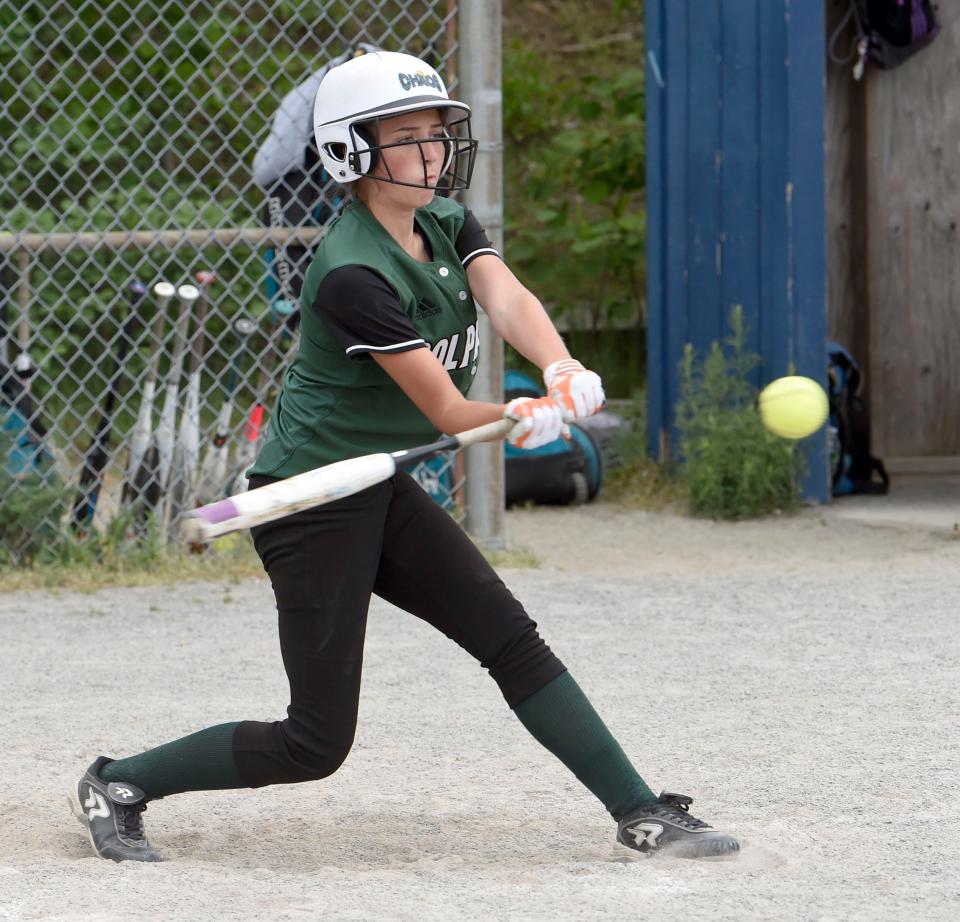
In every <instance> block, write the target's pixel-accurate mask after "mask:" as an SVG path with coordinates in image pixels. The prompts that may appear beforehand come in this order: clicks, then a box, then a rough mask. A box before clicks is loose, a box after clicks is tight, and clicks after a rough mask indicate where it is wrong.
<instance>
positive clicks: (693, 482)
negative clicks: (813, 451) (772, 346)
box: [677, 307, 803, 519]
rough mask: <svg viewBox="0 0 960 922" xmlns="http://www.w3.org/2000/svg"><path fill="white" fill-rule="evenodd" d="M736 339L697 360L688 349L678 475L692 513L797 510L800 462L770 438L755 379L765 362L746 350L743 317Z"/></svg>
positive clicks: (735, 325) (737, 321) (737, 311)
mask: <svg viewBox="0 0 960 922" xmlns="http://www.w3.org/2000/svg"><path fill="white" fill-rule="evenodd" d="M730 325H731V331H732V332H731V335H730V336H729V338H727V339H726V340H725V342H724V344H720V343H716V342H715V343H714V344H713V345H712V346H711V348H710V351H709V353H708V354H707V355H706V356H705V357H704V358H703V359H699V358H698V357H697V356H696V354H695V352H694V350H693V347H692V346H690V345H689V344H688V345H687V347H686V349H685V350H684V355H683V359H682V360H681V363H680V400H679V401H678V403H677V431H678V433H679V435H680V454H681V464H680V476H681V479H682V480H683V483H684V485H685V487H686V491H687V494H688V496H689V502H690V511H691V512H692V513H693V514H694V515H704V516H712V517H714V518H719V519H747V518H754V517H757V516H762V515H768V514H770V513H772V512H779V511H787V510H789V509H793V508H794V507H795V506H796V505H797V503H798V501H799V497H800V491H799V481H800V475H801V473H802V470H803V463H802V458H801V457H800V454H799V452H798V451H797V450H796V449H795V447H794V445H793V443H792V442H788V441H786V440H785V439H781V438H779V437H777V436H775V435H773V434H771V433H770V432H768V431H767V430H766V429H765V428H764V426H763V423H762V422H761V420H760V411H759V410H758V408H757V388H756V387H755V385H754V384H752V383H751V381H750V374H751V372H753V371H754V370H755V369H756V368H758V367H759V365H760V364H761V359H760V357H759V356H758V355H756V354H755V353H751V352H748V351H747V350H746V348H745V341H746V339H745V328H744V322H743V311H742V309H741V308H739V307H737V308H734V311H733V313H732V315H731V321H730Z"/></svg>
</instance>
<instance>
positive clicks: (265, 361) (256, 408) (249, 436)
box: [227, 315, 298, 494]
mask: <svg viewBox="0 0 960 922" xmlns="http://www.w3.org/2000/svg"><path fill="white" fill-rule="evenodd" d="M293 316H294V315H290V316H288V317H287V318H285V319H281V322H280V324H279V325H278V326H277V327H276V328H275V329H274V330H273V332H272V333H271V334H270V336H269V337H268V339H267V345H266V348H265V349H264V350H263V352H261V354H260V356H259V364H260V374H259V375H258V376H257V384H256V389H255V393H254V403H253V406H252V407H251V409H250V413H249V415H248V416H247V422H246V425H245V426H244V431H243V441H242V442H241V443H240V450H239V451H238V452H237V463H236V466H235V476H234V477H233V478H232V480H231V483H230V485H229V489H228V491H227V492H229V493H231V494H232V493H242V492H243V491H244V490H246V489H247V477H246V470H247V468H248V467H250V465H251V464H253V462H254V461H255V460H256V457H257V451H258V450H259V448H260V442H261V440H262V439H263V437H264V435H265V433H266V428H267V424H266V422H265V420H266V415H267V401H268V399H269V391H270V388H271V384H272V383H273V379H274V376H275V374H276V370H277V366H278V365H279V366H281V367H286V366H287V365H288V364H289V362H290V359H291V358H292V357H293V354H294V353H295V351H296V348H297V342H298V336H297V333H296V331H295V329H293V328H292V324H291V320H292V318H293ZM287 337H289V343H288V345H287V349H286V352H285V353H284V352H281V345H282V343H283V341H284V339H285V338H287Z"/></svg>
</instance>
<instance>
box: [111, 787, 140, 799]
mask: <svg viewBox="0 0 960 922" xmlns="http://www.w3.org/2000/svg"><path fill="white" fill-rule="evenodd" d="M113 793H114V794H116V795H117V796H118V797H123V798H124V799H125V800H129V799H130V798H131V797H134V796H135V795H134V793H133V791H131V790H130V788H114V789H113Z"/></svg>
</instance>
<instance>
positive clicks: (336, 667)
mask: <svg viewBox="0 0 960 922" xmlns="http://www.w3.org/2000/svg"><path fill="white" fill-rule="evenodd" d="M268 482H270V478H255V479H254V482H253V484H252V486H260V485H262V484H264V483H268ZM253 538H254V545H255V547H256V549H257V553H258V554H259V555H260V559H261V560H262V561H263V565H264V568H265V569H266V571H267V573H268V575H269V576H270V580H271V582H272V583H273V589H274V592H275V594H276V599H277V611H278V615H279V622H280V625H279V626H280V649H281V654H282V656H283V664H284V668H285V669H286V672H287V677H288V679H289V682H290V705H289V707H288V708H287V717H286V719H285V720H280V721H274V722H267V723H265V722H258V721H244V722H242V723H240V724H239V725H238V727H237V728H236V732H235V733H234V736H233V749H234V759H235V762H236V766H237V769H238V771H239V772H240V774H241V776H242V778H243V780H244V782H245V783H247V784H248V785H249V786H250V787H261V786H263V785H266V784H282V783H289V782H295V781H310V780H315V779H317V778H323V777H326V776H327V775H331V774H333V772H335V771H336V770H337V768H339V766H340V765H341V764H342V763H343V761H344V759H345V758H346V757H347V754H348V752H349V751H350V747H351V746H352V744H353V738H354V732H355V729H356V722H357V707H358V703H359V695H360V673H361V666H362V661H363V642H364V634H365V630H366V622H367V609H368V606H369V602H370V595H371V593H375V594H376V595H378V596H380V598H382V599H385V600H386V601H388V602H391V603H392V604H394V605H396V606H397V607H398V608H401V609H403V610H405V611H407V612H409V613H410V614H413V615H416V616H417V617H418V618H421V619H423V620H424V621H426V622H428V623H429V624H432V625H433V626H434V627H436V628H438V629H439V630H441V631H443V633H444V634H446V635H447V636H448V637H449V638H450V639H451V640H455V641H456V642H457V643H458V644H460V646H461V647H463V649H464V650H466V651H467V652H468V653H469V654H470V655H471V656H473V657H475V658H476V659H477V660H479V662H480V664H481V666H483V667H484V668H485V669H487V670H488V671H489V672H490V675H491V677H492V678H493V679H494V680H495V681H496V682H497V684H498V685H499V686H500V690H501V692H502V693H503V696H504V698H505V699H506V701H507V704H508V705H509V706H510V707H511V708H513V707H516V706H517V705H518V704H520V703H521V702H522V701H524V700H526V699H527V698H528V697H530V696H531V695H532V694H534V692H537V691H539V690H540V689H541V688H542V687H543V686H544V685H546V684H547V683H548V682H550V681H552V680H553V679H555V678H556V677H557V676H558V675H560V674H561V673H563V672H564V671H565V667H564V666H563V664H562V663H561V662H560V660H559V659H557V657H556V656H554V654H553V653H552V652H551V650H550V648H549V647H548V646H547V645H546V644H545V643H544V641H543V640H542V639H541V638H540V635H539V634H538V633H537V626H536V623H535V622H534V621H532V620H531V619H530V617H529V616H528V615H527V614H526V612H525V611H524V609H523V606H521V604H520V603H519V602H518V601H517V600H516V599H515V598H514V597H513V595H512V594H511V593H510V591H509V590H508V589H507V588H506V586H504V584H503V582H502V581H501V580H500V578H499V577H498V576H497V574H496V573H495V572H494V571H493V568H492V567H491V566H490V565H489V564H488V563H487V561H486V560H485V558H484V557H483V555H482V554H481V553H480V552H479V551H478V550H477V549H476V547H475V546H474V545H473V543H472V542H471V541H470V539H469V538H468V537H467V536H466V535H465V534H464V532H463V531H462V530H461V528H460V527H459V526H458V525H457V524H456V522H454V521H453V519H452V518H451V517H450V516H449V515H448V514H447V513H446V512H444V511H443V510H442V509H441V508H440V507H439V506H437V505H436V503H434V502H433V501H432V500H431V499H430V497H429V496H428V495H427V494H426V493H425V492H424V491H423V490H422V489H421V488H420V486H419V485H418V484H417V483H416V481H414V480H413V478H411V477H410V476H409V475H407V474H404V473H399V474H397V475H395V476H394V477H392V478H391V479H390V480H388V481H386V482H385V483H382V484H378V485H377V486H374V487H371V488H369V489H367V490H364V491H363V492H361V493H358V494H356V495H355V496H350V497H347V498H345V499H342V500H338V501H337V502H335V503H330V504H329V505H326V506H319V507H317V508H315V509H308V510H306V511H304V512H300V513H297V514H296V515H293V516H289V517H287V518H284V519H280V520H278V521H276V522H270V523H268V524H266V525H261V526H258V527H257V528H255V529H254V530H253Z"/></svg>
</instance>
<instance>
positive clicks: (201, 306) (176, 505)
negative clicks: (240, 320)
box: [169, 272, 216, 519]
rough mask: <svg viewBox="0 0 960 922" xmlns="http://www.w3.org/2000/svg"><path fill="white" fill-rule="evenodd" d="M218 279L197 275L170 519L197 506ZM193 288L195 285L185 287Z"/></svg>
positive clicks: (210, 274)
mask: <svg viewBox="0 0 960 922" xmlns="http://www.w3.org/2000/svg"><path fill="white" fill-rule="evenodd" d="M215 278H216V276H215V275H214V274H213V273H212V272H198V273H197V275H196V280H197V283H198V284H199V286H200V287H199V289H195V288H194V289H193V290H194V291H198V292H199V296H198V297H197V298H196V301H195V304H194V311H193V313H194V318H195V324H194V329H193V342H192V344H191V349H190V371H189V374H188V376H187V387H186V391H185V396H184V401H183V413H182V415H181V417H180V429H179V432H178V433H177V442H176V446H175V447H174V460H173V472H172V475H171V483H170V491H169V518H170V519H173V518H176V516H177V515H178V514H179V513H180V512H182V511H183V510H184V509H192V508H193V507H194V506H195V505H196V504H197V503H196V487H197V477H198V476H199V473H200V372H201V369H202V367H203V349H204V340H205V328H206V321H207V307H208V305H209V302H210V286H211V285H212V284H213V282H214V279H215ZM183 287H184V288H188V287H189V288H193V286H183Z"/></svg>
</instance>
